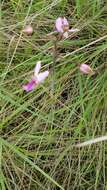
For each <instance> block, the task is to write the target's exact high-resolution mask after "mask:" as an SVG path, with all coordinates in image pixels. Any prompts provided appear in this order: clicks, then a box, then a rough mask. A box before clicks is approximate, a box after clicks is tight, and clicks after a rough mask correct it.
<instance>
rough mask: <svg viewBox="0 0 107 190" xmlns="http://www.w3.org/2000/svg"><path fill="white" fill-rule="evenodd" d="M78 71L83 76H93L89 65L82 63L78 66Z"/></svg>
mask: <svg viewBox="0 0 107 190" xmlns="http://www.w3.org/2000/svg"><path fill="white" fill-rule="evenodd" d="M80 71H81V72H82V73H83V74H91V75H93V74H94V71H93V70H92V68H91V67H90V66H89V65H87V64H84V63H83V64H81V65H80Z"/></svg>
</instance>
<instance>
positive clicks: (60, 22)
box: [55, 17, 79, 38]
mask: <svg viewBox="0 0 107 190" xmlns="http://www.w3.org/2000/svg"><path fill="white" fill-rule="evenodd" d="M55 27H56V30H57V32H59V33H61V34H62V36H63V37H64V38H68V34H69V32H78V31H79V29H77V28H74V29H73V28H72V29H69V23H68V20H67V19H66V18H65V17H59V18H57V19H56V22H55Z"/></svg>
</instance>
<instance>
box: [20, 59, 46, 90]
mask: <svg viewBox="0 0 107 190" xmlns="http://www.w3.org/2000/svg"><path fill="white" fill-rule="evenodd" d="M40 68H41V61H38V62H37V64H36V66H35V69H34V76H33V77H32V80H31V81H30V82H29V83H27V84H26V85H23V89H24V90H25V91H27V92H29V91H32V90H33V89H34V88H35V86H37V85H38V84H40V83H42V82H44V80H45V78H47V77H48V75H49V71H44V72H41V73H39V71H40Z"/></svg>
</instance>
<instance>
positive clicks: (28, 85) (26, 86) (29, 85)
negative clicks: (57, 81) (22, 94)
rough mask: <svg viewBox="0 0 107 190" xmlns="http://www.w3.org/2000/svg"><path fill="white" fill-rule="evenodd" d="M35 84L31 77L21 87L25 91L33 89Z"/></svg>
mask: <svg viewBox="0 0 107 190" xmlns="http://www.w3.org/2000/svg"><path fill="white" fill-rule="evenodd" d="M36 84H37V82H36V80H34V79H32V80H31V81H30V82H29V83H27V84H26V85H23V86H22V88H23V89H24V90H25V91H26V92H29V91H31V90H33V89H34V87H35V85H36Z"/></svg>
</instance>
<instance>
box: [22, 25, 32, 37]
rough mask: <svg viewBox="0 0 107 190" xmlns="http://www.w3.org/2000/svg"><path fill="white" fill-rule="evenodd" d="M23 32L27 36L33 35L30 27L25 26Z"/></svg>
mask: <svg viewBox="0 0 107 190" xmlns="http://www.w3.org/2000/svg"><path fill="white" fill-rule="evenodd" d="M23 32H24V33H26V34H27V35H32V33H33V28H32V26H30V25H27V26H25V28H24V30H23Z"/></svg>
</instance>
